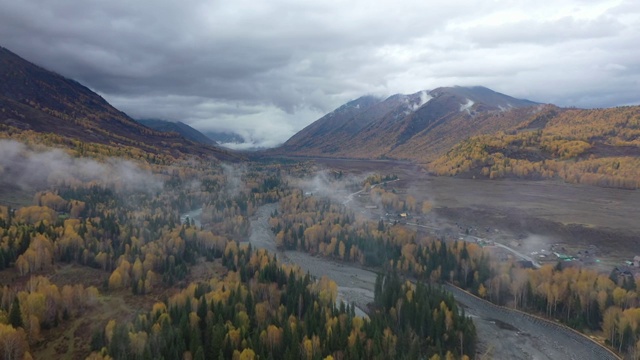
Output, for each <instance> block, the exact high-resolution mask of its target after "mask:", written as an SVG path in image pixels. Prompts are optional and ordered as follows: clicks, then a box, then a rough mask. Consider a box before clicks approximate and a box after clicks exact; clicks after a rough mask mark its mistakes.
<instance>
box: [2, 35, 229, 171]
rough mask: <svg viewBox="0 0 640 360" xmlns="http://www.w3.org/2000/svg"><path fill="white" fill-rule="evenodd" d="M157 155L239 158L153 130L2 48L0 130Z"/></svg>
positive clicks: (70, 82)
mask: <svg viewBox="0 0 640 360" xmlns="http://www.w3.org/2000/svg"><path fill="white" fill-rule="evenodd" d="M1 126H4V127H3V129H8V127H10V128H11V129H13V130H12V131H23V132H24V131H34V132H36V133H54V134H56V135H58V136H61V137H64V138H68V139H75V140H81V141H83V142H87V143H98V144H103V145H108V146H116V147H123V146H128V147H134V148H139V149H142V150H144V151H148V152H151V153H165V154H171V155H172V156H180V154H189V155H198V156H214V157H217V158H219V159H234V158H236V156H235V155H233V154H231V153H230V152H228V151H226V150H221V149H218V148H216V147H213V146H204V145H201V144H196V143H194V142H192V141H189V140H187V139H185V138H184V137H182V136H179V135H178V134H175V133H162V132H159V131H155V130H152V129H149V128H147V127H145V126H143V125H141V124H138V123H137V122H136V121H134V120H133V119H131V118H130V117H129V116H127V115H126V114H125V113H123V112H122V111H119V110H118V109H116V108H114V107H113V106H111V105H110V104H109V103H108V102H107V101H105V100H104V99H103V98H102V97H100V96H99V95H98V94H96V93H94V92H93V91H91V90H90V89H88V88H87V87H85V86H83V85H82V84H80V83H78V82H76V81H74V80H71V79H68V78H65V77H64V76H61V75H59V74H56V73H54V72H51V71H49V70H46V69H44V68H42V67H39V66H37V65H34V64H32V63H30V62H28V61H27V60H25V59H23V58H21V57H19V56H18V55H16V54H14V53H12V52H11V51H9V50H7V49H5V48H3V47H0V127H1Z"/></svg>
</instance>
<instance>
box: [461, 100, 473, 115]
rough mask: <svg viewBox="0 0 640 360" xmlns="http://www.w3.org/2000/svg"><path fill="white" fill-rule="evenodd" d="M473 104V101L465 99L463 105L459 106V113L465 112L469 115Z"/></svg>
mask: <svg viewBox="0 0 640 360" xmlns="http://www.w3.org/2000/svg"><path fill="white" fill-rule="evenodd" d="M473 104H475V103H474V102H473V100H471V99H467V102H466V103H465V104H460V112H463V111H466V112H467V114H471V107H472V106H473Z"/></svg>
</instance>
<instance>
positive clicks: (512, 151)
mask: <svg viewBox="0 0 640 360" xmlns="http://www.w3.org/2000/svg"><path fill="white" fill-rule="evenodd" d="M429 170H430V171H431V172H433V173H436V174H438V175H449V176H463V177H480V178H482V177H486V178H491V179H496V178H504V177H516V178H529V179H531V178H533V179H539V178H555V177H559V178H561V179H563V180H565V181H567V182H571V183H581V184H590V185H598V186H606V187H616V188H626V189H638V188H640V106H626V107H617V108H611V109H592V110H586V109H562V108H558V107H556V106H553V105H546V106H544V107H543V108H541V109H540V111H539V112H538V113H537V114H536V115H535V116H531V117H529V118H528V119H527V120H526V121H524V122H522V123H521V124H520V125H519V126H517V127H515V128H512V129H510V130H509V131H507V132H504V131H500V132H496V133H493V134H486V135H480V136H473V137H470V138H468V139H465V140H464V141H462V142H460V143H459V144H457V145H456V146H454V147H453V148H451V149H450V150H449V151H447V152H446V153H445V154H443V155H442V156H441V157H439V158H438V159H436V160H435V161H433V162H432V163H430V164H429Z"/></svg>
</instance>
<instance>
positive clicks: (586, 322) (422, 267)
mask: <svg viewBox="0 0 640 360" xmlns="http://www.w3.org/2000/svg"><path fill="white" fill-rule="evenodd" d="M365 185H366V184H363V186H365ZM371 191H372V192H373V191H382V192H388V191H386V190H379V189H377V188H376V189H373V190H371ZM390 197H391V198H392V199H393V201H391V202H387V203H383V206H384V209H385V210H386V211H391V212H392V211H398V209H399V208H398V206H400V208H401V209H406V208H407V205H406V204H407V203H412V202H413V201H412V200H411V198H410V196H408V195H405V196H402V195H397V194H393V193H392V194H391V195H390ZM403 197H404V199H403ZM280 204H281V206H280V210H279V211H278V213H274V214H273V215H272V218H271V226H272V230H273V232H274V233H275V234H276V239H277V241H278V244H279V246H282V247H284V248H288V249H298V250H302V251H306V252H309V253H311V254H315V255H319V256H325V257H329V258H332V259H336V260H339V261H351V262H357V263H359V264H360V265H363V266H366V267H380V268H382V269H384V270H385V271H387V272H396V273H398V274H402V276H404V277H405V278H407V279H416V280H421V281H426V282H428V283H431V284H436V283H440V282H449V283H452V284H455V285H457V286H459V287H461V288H463V289H467V290H469V291H470V292H472V293H473V294H476V295H477V296H479V297H481V298H484V299H486V300H489V301H491V302H493V303H495V304H498V305H503V306H509V307H513V308H516V309H519V310H524V311H527V312H531V313H534V314H537V315H540V316H543V317H546V318H549V319H557V320H559V321H561V322H563V323H564V324H566V325H567V326H570V327H572V328H574V329H577V330H580V331H583V332H585V333H588V334H602V336H603V337H604V339H605V341H606V343H607V344H608V345H609V346H611V347H612V348H613V349H615V350H616V351H618V352H621V353H628V354H632V355H633V356H635V357H636V358H637V356H638V355H640V327H639V325H640V318H639V317H638V314H640V307H639V306H640V302H639V301H638V292H637V291H638V289H639V287H640V280H635V279H633V277H628V276H623V275H619V274H618V273H615V272H612V273H611V274H602V273H598V272H597V271H595V270H590V269H585V268H579V267H563V266H561V264H558V265H556V266H554V265H545V266H543V267H542V268H541V269H524V268H522V267H520V266H519V265H518V264H517V263H516V262H515V261H496V260H495V259H492V258H491V253H490V250H488V249H486V248H483V247H481V246H480V245H478V244H475V243H468V242H463V241H458V240H457V239H447V238H437V237H434V236H430V235H426V234H424V233H418V232H416V231H415V230H411V229H409V228H408V227H405V226H402V225H400V224H396V225H394V224H390V223H385V222H383V221H372V220H369V219H366V218H364V217H362V216H359V215H357V214H356V213H354V212H353V211H352V210H349V209H347V208H346V207H344V206H340V205H338V204H335V203H333V202H332V201H331V200H330V199H326V198H317V197H315V196H305V195H304V194H302V193H301V192H293V193H292V194H291V195H289V196H287V197H284V198H282V200H281V201H280ZM429 205H430V204H429V203H428V202H425V204H423V206H418V204H416V207H418V208H420V207H422V208H423V211H425V212H428V211H429V209H430V206H429Z"/></svg>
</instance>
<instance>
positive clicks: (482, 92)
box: [280, 87, 537, 161]
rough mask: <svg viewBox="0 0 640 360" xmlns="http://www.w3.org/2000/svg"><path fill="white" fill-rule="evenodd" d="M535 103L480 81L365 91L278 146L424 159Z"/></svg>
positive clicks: (510, 120) (511, 120) (510, 121)
mask: <svg viewBox="0 0 640 360" xmlns="http://www.w3.org/2000/svg"><path fill="white" fill-rule="evenodd" d="M535 105H537V104H536V103H534V102H532V101H528V100H520V99H515V98H512V97H510V96H507V95H504V94H500V93H497V92H494V91H492V90H490V89H487V88H484V87H468V88H467V87H448V88H438V89H435V90H432V91H428V92H427V91H421V92H418V93H415V94H411V95H401V94H398V95H393V96H391V97H389V98H387V99H385V100H378V99H375V98H370V97H364V98H360V99H358V100H355V101H352V102H349V103H347V104H345V105H343V106H342V107H340V108H338V109H336V110H335V111H333V112H331V113H329V114H327V115H325V116H324V117H322V118H321V119H319V120H317V121H316V122H314V123H313V124H311V125H309V126H308V127H307V128H305V129H303V130H302V131H300V132H299V133H298V134H296V135H295V136H293V137H292V138H291V139H289V140H288V141H287V142H286V143H285V144H284V145H283V146H282V148H281V150H280V151H283V152H287V153H294V154H297V155H308V156H340V157H354V158H382V157H386V158H396V159H409V160H416V161H426V160H429V159H433V158H435V157H437V156H438V155H439V154H441V153H442V152H443V151H446V149H448V148H449V147H451V146H453V145H455V144H456V143H457V142H458V141H460V140H462V139H464V138H466V137H469V136H473V135H478V134H483V133H490V132H493V131H496V130H498V129H500V128H501V127H503V126H507V127H511V126H514V125H516V124H517V123H518V122H519V121H522V117H523V116H525V115H526V114H527V113H533V112H534V111H535ZM525 109H526V110H525Z"/></svg>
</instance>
